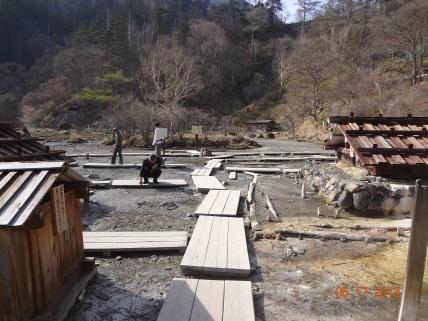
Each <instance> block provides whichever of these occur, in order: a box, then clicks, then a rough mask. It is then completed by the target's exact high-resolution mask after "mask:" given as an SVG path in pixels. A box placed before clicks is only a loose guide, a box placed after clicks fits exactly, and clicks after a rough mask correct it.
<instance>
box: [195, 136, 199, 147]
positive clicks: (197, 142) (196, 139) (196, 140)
mask: <svg viewBox="0 0 428 321" xmlns="http://www.w3.org/2000/svg"><path fill="white" fill-rule="evenodd" d="M198 146H199V135H198V134H195V150H198Z"/></svg>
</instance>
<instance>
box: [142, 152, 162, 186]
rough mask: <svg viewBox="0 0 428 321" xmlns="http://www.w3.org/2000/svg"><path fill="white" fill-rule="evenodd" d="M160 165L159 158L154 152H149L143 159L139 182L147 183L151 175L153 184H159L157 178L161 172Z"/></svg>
mask: <svg viewBox="0 0 428 321" xmlns="http://www.w3.org/2000/svg"><path fill="white" fill-rule="evenodd" d="M161 165H162V163H161V160H160V159H159V158H157V157H156V155H154V154H151V155H150V156H149V158H147V159H146V160H144V162H143V166H141V171H140V184H141V185H142V184H148V183H149V177H153V184H159V182H158V178H159V176H161V174H162V171H161ZM143 179H144V182H143Z"/></svg>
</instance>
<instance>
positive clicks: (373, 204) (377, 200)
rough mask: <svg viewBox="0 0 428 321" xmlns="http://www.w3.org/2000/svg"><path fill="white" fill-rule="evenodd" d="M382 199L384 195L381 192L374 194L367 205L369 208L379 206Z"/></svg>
mask: <svg viewBox="0 0 428 321" xmlns="http://www.w3.org/2000/svg"><path fill="white" fill-rule="evenodd" d="M384 199H385V195H383V194H382V193H376V194H374V195H373V196H372V198H371V200H370V204H369V207H371V208H377V207H381V206H382V203H383V200H384Z"/></svg>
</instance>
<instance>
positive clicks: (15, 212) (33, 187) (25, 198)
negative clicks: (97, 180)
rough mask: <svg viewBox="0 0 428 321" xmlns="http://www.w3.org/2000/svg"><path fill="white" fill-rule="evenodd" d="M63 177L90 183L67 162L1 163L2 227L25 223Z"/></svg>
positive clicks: (0, 219) (0, 200) (0, 224)
mask: <svg viewBox="0 0 428 321" xmlns="http://www.w3.org/2000/svg"><path fill="white" fill-rule="evenodd" d="M61 177H64V178H65V179H66V180H68V181H70V177H72V179H71V181H80V182H85V183H88V181H87V180H86V179H85V178H84V177H82V176H80V175H79V174H77V173H75V172H74V171H72V170H71V169H70V168H68V167H66V166H65V163H64V162H52V163H48V162H44V163H3V164H0V226H8V227H18V226H22V225H23V224H25V223H26V222H27V220H28V219H29V217H30V216H31V214H32V213H33V212H34V210H35V209H36V208H37V206H38V205H39V204H40V203H41V202H42V200H43V198H44V197H45V196H46V194H47V193H49V190H50V188H51V187H52V186H53V185H54V184H55V183H56V182H57V180H59V179H61Z"/></svg>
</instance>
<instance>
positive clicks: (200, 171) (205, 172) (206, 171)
mask: <svg viewBox="0 0 428 321" xmlns="http://www.w3.org/2000/svg"><path fill="white" fill-rule="evenodd" d="M212 171H213V169H212V168H196V169H195V170H194V171H193V172H192V174H191V175H192V176H210V175H211V174H212Z"/></svg>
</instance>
